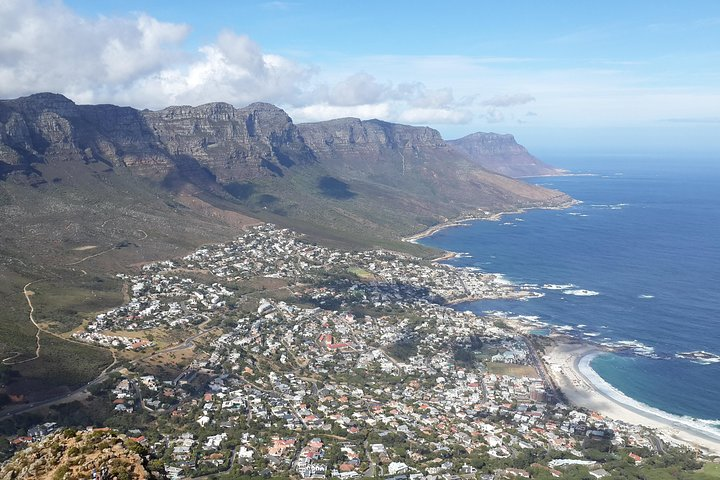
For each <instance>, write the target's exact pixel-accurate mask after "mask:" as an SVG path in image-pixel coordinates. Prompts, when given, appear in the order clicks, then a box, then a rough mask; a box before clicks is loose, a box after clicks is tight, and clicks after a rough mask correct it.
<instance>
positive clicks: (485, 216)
mask: <svg viewBox="0 0 720 480" xmlns="http://www.w3.org/2000/svg"><path fill="white" fill-rule="evenodd" d="M553 176H557V175H553ZM580 203H582V202H580V201H579V200H575V199H571V200H570V201H568V202H566V203H563V204H560V205H554V206H547V207H543V206H537V207H526V208H517V209H515V210H508V211H502V212H495V213H492V212H488V211H481V212H480V213H478V214H476V215H471V214H468V215H464V216H462V217H457V218H454V219H448V220H445V221H444V222H442V223H438V224H437V225H433V226H432V227H429V228H426V229H425V230H422V231H420V232H418V233H415V234H413V235H409V236H407V237H403V239H402V240H403V241H404V242H409V243H417V242H418V240H421V239H423V238H427V237H432V236H433V235H435V234H436V233H437V232H439V231H441V230H445V229H446V228H453V227H467V226H469V224H468V222H474V221H477V220H485V221H490V222H497V221H500V220H501V219H502V217H503V216H505V215H519V214H521V213H525V212H527V211H528V210H564V209H566V208H570V207H572V206H574V205H578V204H580ZM446 255H450V256H449V257H447V258H445V257H446ZM456 255H457V253H455V252H447V253H446V254H445V255H442V256H441V257H439V258H438V259H435V260H433V261H440V260H447V259H448V258H453V257H454V256H456Z"/></svg>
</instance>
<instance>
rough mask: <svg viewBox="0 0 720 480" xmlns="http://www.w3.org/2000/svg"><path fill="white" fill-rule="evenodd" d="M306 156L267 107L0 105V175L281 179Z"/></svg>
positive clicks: (33, 99)
mask: <svg viewBox="0 0 720 480" xmlns="http://www.w3.org/2000/svg"><path fill="white" fill-rule="evenodd" d="M313 159H314V157H313V153H312V152H311V151H310V149H309V148H308V147H307V145H305V143H304V142H303V140H302V138H301V136H300V134H299V133H298V130H297V127H296V126H295V125H294V124H293V123H292V120H291V119H290V117H288V116H287V114H286V113H285V112H284V111H283V110H281V109H279V108H277V107H274V106H273V105H269V104H261V103H256V104H253V105H250V106H248V107H245V108H242V109H235V108H234V107H233V106H232V105H229V104H226V103H211V104H207V105H202V106H199V107H169V108H166V109H164V110H161V111H158V112H151V111H142V112H141V111H138V110H135V109H132V108H128V107H117V106H114V105H76V104H75V103H73V102H72V101H71V100H68V99H67V98H65V97H63V96H62V95H56V94H48V93H43V94H37V95H31V96H29V97H24V98H19V99H16V100H7V101H2V102H0V175H3V174H6V173H8V172H11V171H15V170H24V171H31V170H32V169H33V164H38V163H52V162H64V161H76V162H84V163H86V164H89V163H96V162H102V163H105V164H106V165H107V166H108V168H127V169H128V170H130V171H131V172H132V173H134V174H137V175H140V176H143V177H149V178H151V179H154V180H162V179H164V178H166V177H167V176H169V175H171V174H173V173H178V172H179V173H180V174H182V175H185V176H191V177H192V176H197V175H200V173H201V170H203V169H205V171H206V172H209V173H210V174H211V175H212V176H214V177H215V179H216V180H217V181H218V182H219V183H221V184H225V183H230V182H233V181H238V180H242V179H248V178H255V177H259V176H271V175H278V176H281V175H283V174H284V172H285V170H286V169H287V168H289V167H291V166H293V165H295V164H298V163H301V164H302V163H308V162H312V161H313Z"/></svg>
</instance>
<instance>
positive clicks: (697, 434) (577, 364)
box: [543, 337, 720, 454]
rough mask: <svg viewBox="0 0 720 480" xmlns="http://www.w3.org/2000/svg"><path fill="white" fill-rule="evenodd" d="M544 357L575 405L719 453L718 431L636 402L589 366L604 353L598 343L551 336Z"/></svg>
mask: <svg viewBox="0 0 720 480" xmlns="http://www.w3.org/2000/svg"><path fill="white" fill-rule="evenodd" d="M554 340H555V341H554V342H553V344H552V346H549V347H547V348H546V353H545V355H544V356H543V360H544V361H545V363H546V365H547V370H548V372H549V373H550V375H552V377H553V380H554V381H555V383H556V385H557V386H558V387H559V388H560V389H561V390H562V392H563V393H564V394H565V396H566V397H567V399H568V400H569V401H570V402H571V403H572V404H574V405H578V406H582V407H586V408H589V409H590V410H593V411H596V412H598V413H600V414H602V415H604V416H606V417H608V418H611V419H614V420H620V421H623V422H626V423H630V424H635V425H643V426H645V427H650V428H654V429H657V431H658V436H659V437H660V438H661V439H662V440H663V441H664V442H666V443H670V444H685V445H689V446H692V447H697V448H700V449H702V450H706V451H708V452H711V453H714V454H720V434H715V433H714V432H711V431H707V430H706V429H707V428H708V427H707V426H705V425H703V424H702V423H700V422H695V421H693V420H691V419H685V418H681V417H678V416H675V415H672V414H669V413H666V412H662V411H660V410H657V409H653V408H651V407H649V406H647V405H644V404H642V403H639V402H637V401H635V400H633V399H631V398H629V397H627V396H626V395H624V394H623V393H622V392H620V391H618V390H616V389H614V388H613V387H612V386H611V385H609V384H608V383H607V382H605V381H604V380H603V379H602V378H600V376H599V375H597V374H596V373H595V372H594V371H593V370H592V369H591V368H590V361H591V360H592V359H593V358H594V357H596V356H597V355H600V354H602V353H604V351H603V350H601V349H600V348H599V347H596V346H594V345H590V344H587V343H582V342H578V341H575V340H573V339H570V338H567V337H559V338H556V339H554Z"/></svg>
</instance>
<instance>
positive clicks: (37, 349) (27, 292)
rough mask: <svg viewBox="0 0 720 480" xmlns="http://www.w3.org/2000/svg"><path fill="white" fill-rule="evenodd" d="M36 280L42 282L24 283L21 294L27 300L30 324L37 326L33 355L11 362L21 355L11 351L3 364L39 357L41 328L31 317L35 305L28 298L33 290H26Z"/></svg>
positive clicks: (16, 363) (23, 361)
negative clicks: (10, 354)
mask: <svg viewBox="0 0 720 480" xmlns="http://www.w3.org/2000/svg"><path fill="white" fill-rule="evenodd" d="M37 282H42V280H34V281H32V282H29V283H28V284H26V285H25V286H24V287H23V294H24V295H25V300H27V303H28V306H29V307H30V313H29V315H28V317H29V318H30V321H31V322H32V324H33V325H35V328H37V332H35V344H36V347H35V356H34V357H33V358H26V359H25V360H18V361H16V362H13V361H12V359H14V358H17V357H19V356H20V355H21V353H20V352H12V353H13V355H12V356H10V357H8V358H5V359H3V361H2V363H3V364H4V365H20V364H21V363H27V362H32V361H33V360H37V359H38V358H40V332H41V331H42V329H41V328H40V325H38V324H37V323H36V322H35V318H34V317H33V313H34V312H35V307H34V306H33V304H32V301H31V300H30V295H33V293H34V292H33V291H32V290H28V287H29V286H30V285H32V284H33V283H37Z"/></svg>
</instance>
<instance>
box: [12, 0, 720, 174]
mask: <svg viewBox="0 0 720 480" xmlns="http://www.w3.org/2000/svg"><path fill="white" fill-rule="evenodd" d="M0 32H3V40H2V41H1V42H0V98H15V97H18V96H23V95H28V94H31V93H36V92H42V91H51V92H57V93H62V94H64V95H66V96H67V97H69V98H71V99H72V100H74V101H75V102H76V103H113V104H119V105H129V106H132V107H136V108H149V109H160V108H163V107H166V106H169V105H178V104H183V105H199V104H203V103H208V102H214V101H224V102H228V103H231V104H233V105H236V106H238V107H241V106H244V105H247V104H249V103H252V102H255V101H264V102H270V103H273V104H276V105H278V106H280V107H282V108H284V109H285V110H286V111H287V112H288V113H289V114H290V116H291V117H292V118H293V119H294V120H295V121H296V122H307V121H319V120H327V119H330V118H337V117H346V116H353V117H359V118H362V119H370V118H379V119H382V120H387V121H392V122H399V123H407V124H412V125H429V126H431V127H433V128H436V129H438V130H439V131H440V132H441V133H442V135H443V137H444V138H446V139H452V138H458V137H461V136H464V135H467V134H470V133H473V132H476V131H494V132H500V133H513V134H514V135H515V136H516V138H517V139H518V141H520V142H521V143H522V144H524V145H525V146H526V147H528V149H530V150H531V152H533V153H539V154H541V155H544V156H550V157H552V156H554V155H558V156H562V155H576V154H577V155H580V154H597V155H608V156H613V155H615V156H622V155H627V156H628V158H630V157H632V156H636V157H643V156H650V157H651V156H653V155H659V154H672V155H677V154H685V155H700V156H706V157H717V158H718V161H719V162H720V2H719V1H715V0H707V1H703V0H695V1H692V2H688V1H672V0H664V1H657V0H655V1H643V0H635V1H632V2H627V1H622V2H620V1H609V0H606V1H582V0H574V1H562V0H557V1H553V2H538V1H512V0H508V1H506V2H497V1H493V2H487V1H480V0H474V1H452V0H448V1H445V2H419V1H417V0H415V1H404V0H394V1H390V0H383V1H375V0H364V1H362V2H360V1H349V0H348V1H330V0H328V1H304V0H298V1H250V0H246V1H233V0H212V1H207V2H197V1H194V0H172V1H171V0H144V1H141V0H55V1H47V0H0Z"/></svg>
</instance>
